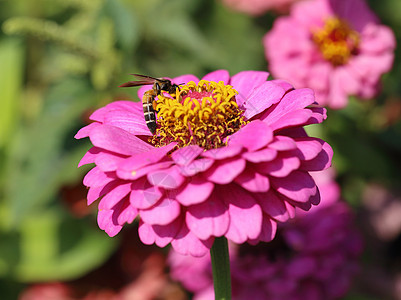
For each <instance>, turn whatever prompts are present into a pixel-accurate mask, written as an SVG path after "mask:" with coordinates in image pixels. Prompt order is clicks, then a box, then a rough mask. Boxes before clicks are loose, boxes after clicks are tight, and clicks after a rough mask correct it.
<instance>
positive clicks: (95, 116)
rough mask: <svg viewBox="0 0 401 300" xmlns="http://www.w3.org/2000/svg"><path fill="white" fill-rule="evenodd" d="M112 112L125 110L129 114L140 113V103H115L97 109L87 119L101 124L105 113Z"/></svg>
mask: <svg viewBox="0 0 401 300" xmlns="http://www.w3.org/2000/svg"><path fill="white" fill-rule="evenodd" d="M112 110H125V111H130V112H141V111H142V103H140V102H132V101H115V102H111V103H109V104H107V105H106V106H104V107H101V108H99V109H97V110H96V111H95V112H93V113H92V115H91V116H90V117H89V119H90V120H93V121H97V122H101V123H103V121H104V117H105V115H106V114H107V113H109V112H110V111H112Z"/></svg>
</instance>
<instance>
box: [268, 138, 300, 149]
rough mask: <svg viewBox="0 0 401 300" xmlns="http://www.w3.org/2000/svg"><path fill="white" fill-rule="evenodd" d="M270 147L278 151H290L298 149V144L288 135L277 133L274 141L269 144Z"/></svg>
mask: <svg viewBox="0 0 401 300" xmlns="http://www.w3.org/2000/svg"><path fill="white" fill-rule="evenodd" d="M269 148H271V149H275V150H277V151H288V150H294V149H297V144H296V143H295V141H294V140H293V139H292V138H290V137H288V136H284V135H277V136H275V137H274V139H273V142H271V143H270V144H269Z"/></svg>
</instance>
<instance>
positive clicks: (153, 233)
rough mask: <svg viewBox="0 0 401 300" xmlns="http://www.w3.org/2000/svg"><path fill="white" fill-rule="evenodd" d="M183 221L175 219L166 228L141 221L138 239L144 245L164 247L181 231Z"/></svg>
mask: <svg viewBox="0 0 401 300" xmlns="http://www.w3.org/2000/svg"><path fill="white" fill-rule="evenodd" d="M182 223H183V221H182V220H181V219H180V218H177V219H176V220H175V221H173V222H172V223H170V224H168V225H167V226H160V225H149V224H146V223H144V222H143V221H142V220H140V221H139V228H138V233H139V238H140V239H141V241H142V242H143V243H144V244H146V245H151V244H156V245H158V246H159V247H165V246H167V245H168V244H169V243H171V241H172V240H173V238H174V237H175V236H176V235H177V233H178V232H179V230H180V229H181V226H182Z"/></svg>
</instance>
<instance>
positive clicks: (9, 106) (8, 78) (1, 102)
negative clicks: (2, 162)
mask: <svg viewBox="0 0 401 300" xmlns="http://www.w3.org/2000/svg"><path fill="white" fill-rule="evenodd" d="M23 54H24V49H23V45H22V43H21V42H19V41H18V40H16V39H5V40H3V41H1V43H0V66H1V72H0V148H2V147H4V146H5V144H6V143H7V141H8V139H9V138H10V136H11V134H12V133H13V131H14V130H15V126H16V121H17V119H18V108H19V104H20V101H19V100H20V99H19V94H20V89H21V85H22V71H23V67H24V59H23Z"/></svg>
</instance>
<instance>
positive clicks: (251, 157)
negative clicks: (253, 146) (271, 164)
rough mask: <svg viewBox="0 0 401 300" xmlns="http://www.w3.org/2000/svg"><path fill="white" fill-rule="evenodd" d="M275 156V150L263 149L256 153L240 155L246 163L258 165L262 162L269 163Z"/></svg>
mask: <svg viewBox="0 0 401 300" xmlns="http://www.w3.org/2000/svg"><path fill="white" fill-rule="evenodd" d="M276 156H277V150H275V149H270V148H264V149H262V150H259V151H256V152H246V153H244V154H242V157H243V158H245V159H246V160H247V161H250V162H253V163H260V162H264V161H271V160H273V159H275V158H276Z"/></svg>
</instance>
